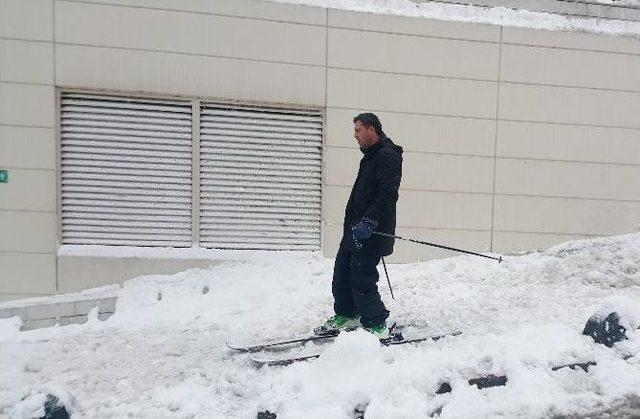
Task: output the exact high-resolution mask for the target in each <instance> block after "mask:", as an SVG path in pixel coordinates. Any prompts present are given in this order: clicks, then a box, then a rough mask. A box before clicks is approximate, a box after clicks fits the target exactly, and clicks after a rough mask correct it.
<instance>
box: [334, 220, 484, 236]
mask: <svg viewBox="0 0 640 419" xmlns="http://www.w3.org/2000/svg"><path fill="white" fill-rule="evenodd" d="M322 224H323V225H326V226H339V227H342V226H343V224H342V223H332V222H323V223H322ZM400 228H410V229H414V230H438V231H473V232H477V233H490V232H491V230H490V229H480V228H459V227H429V226H424V225H422V226H412V225H406V224H403V225H400V224H398V225H396V234H398V229H400Z"/></svg>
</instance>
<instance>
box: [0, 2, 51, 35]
mask: <svg viewBox="0 0 640 419" xmlns="http://www.w3.org/2000/svg"><path fill="white" fill-rule="evenodd" d="M0 37H3V38H17V39H33V40H42V41H51V40H52V39H53V6H52V2H51V0H0Z"/></svg>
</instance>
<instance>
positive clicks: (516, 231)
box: [493, 230, 611, 240]
mask: <svg viewBox="0 0 640 419" xmlns="http://www.w3.org/2000/svg"><path fill="white" fill-rule="evenodd" d="M493 232H494V233H515V234H539V235H545V236H580V238H577V239H576V240H580V239H581V238H587V237H606V236H610V235H611V234H592V233H584V232H580V233H565V232H548V231H520V230H493Z"/></svg>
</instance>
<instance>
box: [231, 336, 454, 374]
mask: <svg viewBox="0 0 640 419" xmlns="http://www.w3.org/2000/svg"><path fill="white" fill-rule="evenodd" d="M397 329H398V328H396V327H392V333H391V336H390V337H389V338H388V339H383V340H381V341H380V344H381V345H383V346H397V345H405V344H408V343H418V342H425V341H437V340H440V339H442V338H445V337H449V336H458V335H460V334H462V332H460V331H455V332H449V333H442V334H437V335H427V336H420V337H416V338H407V339H405V338H404V336H403V335H402V333H401V332H399V331H397ZM339 333H340V332H339V331H323V332H321V333H317V332H316V334H313V335H311V336H306V337H302V338H297V339H288V340H282V341H276V342H267V343H261V344H256V345H250V346H235V345H231V344H229V343H227V346H228V347H229V349H231V350H234V351H237V352H245V353H257V352H263V351H273V350H278V349H284V348H287V347H289V346H293V345H304V344H305V343H307V342H328V341H331V340H333V339H335V338H336V336H338V334H339ZM318 357H320V353H313V354H309V355H301V356H291V355H285V356H282V357H276V356H273V357H256V356H250V357H249V358H250V359H251V361H252V362H253V363H254V364H255V365H256V366H265V365H269V366H282V365H289V364H293V363H294V362H300V361H306V360H309V359H314V358H318Z"/></svg>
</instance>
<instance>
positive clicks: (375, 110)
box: [327, 82, 529, 122]
mask: <svg viewBox="0 0 640 419" xmlns="http://www.w3.org/2000/svg"><path fill="white" fill-rule="evenodd" d="M495 83H497V82H495ZM327 109H341V110H347V111H353V112H359V111H361V110H362V109H361V108H353V107H349V106H327ZM366 109H367V111H368V112H379V113H388V114H396V115H416V116H434V117H439V118H457V119H472V120H479V121H495V120H496V118H493V117H492V118H485V117H481V116H469V115H447V114H437V113H423V112H400V111H394V110H386V109H372V108H366ZM505 121H508V120H506V119H505ZM522 122H529V121H522Z"/></svg>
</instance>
